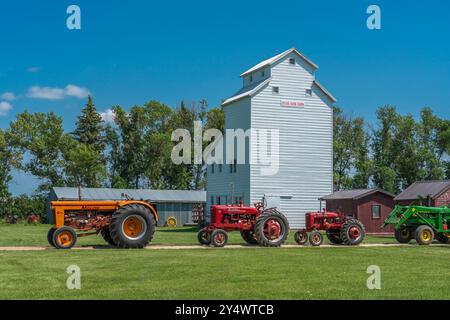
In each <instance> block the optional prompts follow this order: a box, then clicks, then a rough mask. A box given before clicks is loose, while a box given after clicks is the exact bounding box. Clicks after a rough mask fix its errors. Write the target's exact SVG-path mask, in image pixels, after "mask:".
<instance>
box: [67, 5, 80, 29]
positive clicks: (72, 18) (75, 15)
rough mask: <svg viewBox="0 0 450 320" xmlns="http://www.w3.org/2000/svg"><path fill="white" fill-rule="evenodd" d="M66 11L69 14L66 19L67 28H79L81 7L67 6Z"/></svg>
mask: <svg viewBox="0 0 450 320" xmlns="http://www.w3.org/2000/svg"><path fill="white" fill-rule="evenodd" d="M66 13H67V14H68V15H69V16H68V17H67V20H66V26H67V29H69V30H80V29H81V9H80V7H79V6H77V5H74V4H72V5H70V6H68V7H67V10H66Z"/></svg>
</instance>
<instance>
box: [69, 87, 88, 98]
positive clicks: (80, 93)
mask: <svg viewBox="0 0 450 320" xmlns="http://www.w3.org/2000/svg"><path fill="white" fill-rule="evenodd" d="M64 92H65V94H66V95H67V96H71V97H77V98H80V99H82V98H86V97H87V96H88V95H89V90H88V89H86V88H81V87H78V86H75V85H73V84H69V85H67V86H66V88H65V89H64Z"/></svg>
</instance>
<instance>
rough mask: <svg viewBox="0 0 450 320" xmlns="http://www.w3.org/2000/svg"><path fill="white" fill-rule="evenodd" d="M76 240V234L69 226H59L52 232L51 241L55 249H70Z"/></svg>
mask: <svg viewBox="0 0 450 320" xmlns="http://www.w3.org/2000/svg"><path fill="white" fill-rule="evenodd" d="M76 242H77V234H76V232H75V230H74V229H73V228H71V227H61V228H58V229H56V230H55V231H54V232H53V243H54V246H55V248H56V249H70V248H72V247H73V246H74V245H75V243H76Z"/></svg>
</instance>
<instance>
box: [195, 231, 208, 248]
mask: <svg viewBox="0 0 450 320" xmlns="http://www.w3.org/2000/svg"><path fill="white" fill-rule="evenodd" d="M197 239H198V242H200V244H202V245H210V244H211V234H210V233H209V232H208V231H207V230H204V229H201V230H200V231H199V232H198V233H197Z"/></svg>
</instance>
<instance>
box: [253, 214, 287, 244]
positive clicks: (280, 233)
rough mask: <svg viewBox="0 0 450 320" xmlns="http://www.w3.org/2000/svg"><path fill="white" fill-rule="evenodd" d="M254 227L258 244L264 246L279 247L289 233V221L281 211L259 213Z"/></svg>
mask: <svg viewBox="0 0 450 320" xmlns="http://www.w3.org/2000/svg"><path fill="white" fill-rule="evenodd" d="M254 228H255V236H256V239H257V240H258V243H259V245H261V246H264V247H279V246H280V245H282V244H283V243H284V242H285V241H286V239H287V237H288V234H289V222H288V221H287V219H286V217H285V216H284V215H283V214H281V213H268V214H262V215H260V216H259V217H258V219H257V221H256V224H255V227H254Z"/></svg>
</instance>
